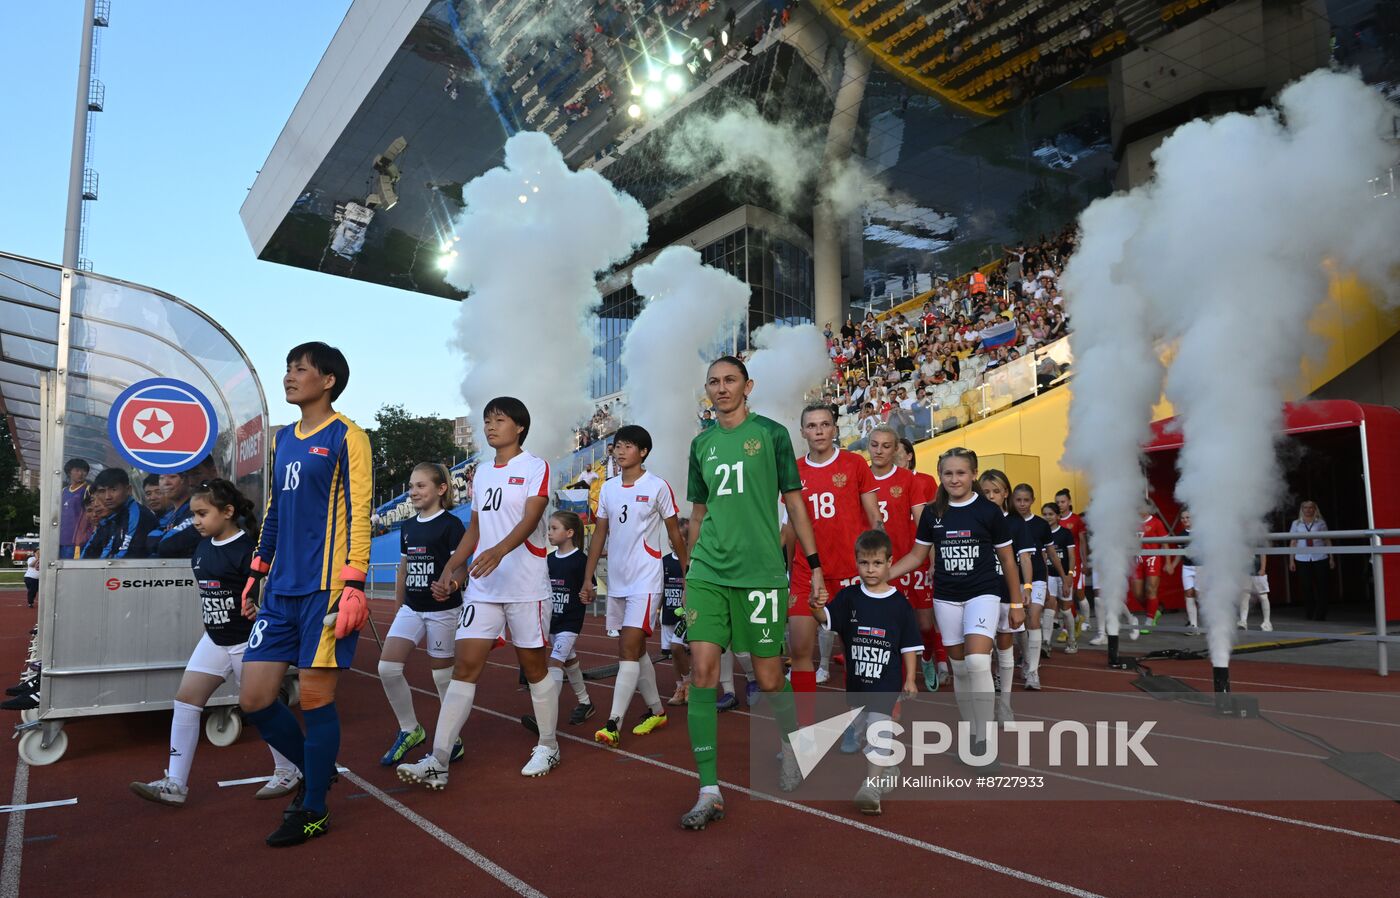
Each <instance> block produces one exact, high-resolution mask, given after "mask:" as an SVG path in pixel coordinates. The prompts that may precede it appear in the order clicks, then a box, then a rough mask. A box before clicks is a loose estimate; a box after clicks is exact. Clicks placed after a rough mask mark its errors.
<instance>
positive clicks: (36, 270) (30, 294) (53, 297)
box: [0, 259, 63, 309]
mask: <svg viewBox="0 0 1400 898" xmlns="http://www.w3.org/2000/svg"><path fill="white" fill-rule="evenodd" d="M62 289H63V272H61V271H60V270H59V269H57V268H48V267H45V266H41V265H34V264H32V263H30V262H22V261H20V260H19V259H0V296H12V297H14V298H15V299H22V300H24V301H25V302H32V303H34V304H35V305H40V306H46V307H48V308H50V309H57V308H58V296H59V291H60V290H62Z"/></svg>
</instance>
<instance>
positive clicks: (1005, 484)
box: [977, 468, 1011, 512]
mask: <svg viewBox="0 0 1400 898" xmlns="http://www.w3.org/2000/svg"><path fill="white" fill-rule="evenodd" d="M989 480H990V481H993V482H995V483H999V484H1001V488H1002V491H1003V492H1005V493H1006V498H1005V499H1003V500H1001V505H999V506H998V509H999V510H1000V511H1003V512H1005V511H1006V503H1007V502H1008V501H1009V500H1010V499H1011V478H1009V477H1007V476H1006V474H1005V473H1003V472H1002V471H1001V470H999V469H997V468H988V469H987V470H986V471H985V472H983V474H982V476H981V477H978V478H977V482H978V483H986V482H987V481H989Z"/></svg>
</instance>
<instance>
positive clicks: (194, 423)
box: [107, 377, 219, 474]
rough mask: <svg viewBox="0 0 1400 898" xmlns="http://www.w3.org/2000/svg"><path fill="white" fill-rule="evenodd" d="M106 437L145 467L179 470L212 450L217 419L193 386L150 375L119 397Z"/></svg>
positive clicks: (159, 471) (157, 470)
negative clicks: (147, 378) (149, 377)
mask: <svg viewBox="0 0 1400 898" xmlns="http://www.w3.org/2000/svg"><path fill="white" fill-rule="evenodd" d="M107 436H108V438H109V439H111V441H112V445H113V446H114V447H115V448H116V450H117V452H118V454H120V455H121V456H122V458H124V459H126V460H127V461H129V462H131V464H133V465H135V466H136V467H138V468H140V469H142V470H143V471H149V472H152V473H156V474H178V473H179V472H181V471H187V470H189V469H190V468H193V467H194V466H195V465H196V464H198V463H199V462H200V461H201V460H202V459H203V458H204V457H205V456H206V455H208V454H209V452H210V450H212V449H213V448H214V441H215V440H216V439H217V438H218V436H219V419H218V417H217V416H216V415H215V414H214V407H213V406H212V405H211V404H210V403H209V400H208V399H206V398H205V397H204V394H203V393H200V392H199V391H198V390H196V389H195V388H194V387H192V386H190V385H189V384H187V383H185V382H183V381H179V380H175V379H173V378H169V377H153V378H151V379H149V380H143V381H140V382H139V383H134V384H132V385H131V386H129V387H127V388H126V389H125V390H124V391H122V394H121V395H120V396H118V397H117V401H116V402H114V403H113V404H112V412H111V416H110V417H109V418H108V419H107Z"/></svg>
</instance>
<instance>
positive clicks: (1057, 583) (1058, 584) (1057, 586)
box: [1046, 577, 1065, 602]
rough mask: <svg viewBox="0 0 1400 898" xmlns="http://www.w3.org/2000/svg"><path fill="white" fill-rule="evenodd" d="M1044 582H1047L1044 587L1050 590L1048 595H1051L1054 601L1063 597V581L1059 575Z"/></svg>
mask: <svg viewBox="0 0 1400 898" xmlns="http://www.w3.org/2000/svg"><path fill="white" fill-rule="evenodd" d="M1046 583H1047V587H1046V588H1047V589H1049V590H1050V597H1051V598H1052V599H1054V600H1055V601H1057V602H1058V601H1059V600H1060V599H1062V598H1064V596H1065V594H1064V592H1063V590H1064V581H1063V580H1061V579H1060V578H1059V577H1051V578H1050V579H1049V580H1048V581H1046Z"/></svg>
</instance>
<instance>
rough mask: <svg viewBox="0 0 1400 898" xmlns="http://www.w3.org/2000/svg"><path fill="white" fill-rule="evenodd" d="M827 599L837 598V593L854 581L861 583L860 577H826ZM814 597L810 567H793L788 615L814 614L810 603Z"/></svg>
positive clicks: (806, 615) (804, 615) (789, 589)
mask: <svg viewBox="0 0 1400 898" xmlns="http://www.w3.org/2000/svg"><path fill="white" fill-rule="evenodd" d="M823 579H824V580H825V581H826V600H827V601H828V602H830V601H831V600H832V599H834V598H836V594H837V593H838V592H840V591H841V590H842V589H843V588H845V587H846V586H849V585H850V584H852V583H859V582H860V578H859V577H852V578H850V579H849V580H840V579H837V578H835V577H825V578H823ZM811 599H812V571H811V570H810V569H808V568H803V569H802V570H800V571H799V570H797V569H796V568H794V569H793V572H792V579H791V581H790V583H789V587H788V617H789V618H791V617H792V616H793V615H801V616H803V617H811V616H812V608H811V606H810V605H809V604H808V603H809V602H810V601H811Z"/></svg>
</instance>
